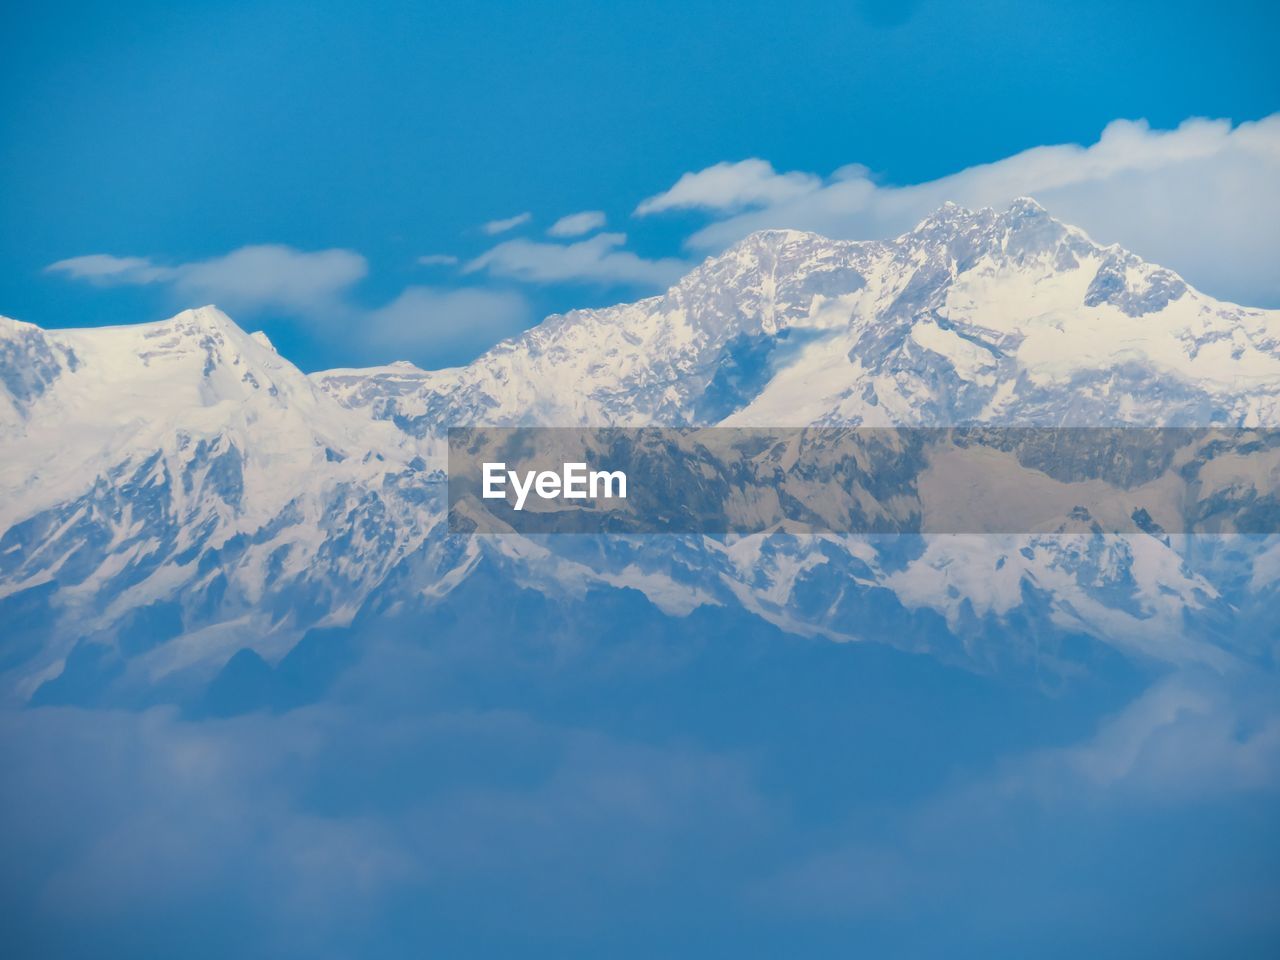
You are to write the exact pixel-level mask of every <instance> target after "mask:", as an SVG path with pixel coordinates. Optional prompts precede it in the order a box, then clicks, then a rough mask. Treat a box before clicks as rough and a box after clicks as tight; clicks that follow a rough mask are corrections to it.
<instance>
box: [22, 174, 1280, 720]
mask: <svg viewBox="0 0 1280 960" xmlns="http://www.w3.org/2000/svg"><path fill="white" fill-rule="evenodd" d="M970 423H989V424H1002V425H1041V426H1063V425H1088V426H1097V425H1100V424H1130V425H1149V426H1178V425H1223V426H1270V427H1275V426H1280V312H1277V311H1268V310H1258V309H1250V308H1247V307H1241V306H1236V305H1233V304H1228V303H1222V302H1219V301H1217V300H1214V299H1212V298H1211V297H1208V296H1206V295H1204V294H1202V293H1200V292H1198V291H1196V290H1195V289H1193V288H1192V287H1191V286H1190V285H1189V284H1187V283H1186V282H1185V281H1184V280H1183V279H1182V278H1180V277H1178V276H1177V275H1176V274H1174V273H1172V272H1171V271H1169V270H1166V269H1164V268H1161V267H1158V266H1154V265H1151V264H1147V263H1145V262H1143V261H1142V260H1141V259H1139V258H1138V257H1137V256H1135V255H1133V254H1131V253H1129V252H1127V251H1125V250H1122V249H1120V248H1119V247H1116V246H1110V247H1104V246H1101V245H1099V244H1097V243H1095V242H1093V241H1092V240H1090V239H1089V238H1088V237H1087V236H1086V235H1085V234H1084V233H1083V232H1082V231H1080V230H1078V229H1076V228H1074V227H1071V226H1067V225H1065V224H1062V223H1060V222H1058V221H1056V220H1054V219H1053V218H1052V217H1051V216H1049V215H1048V214H1047V213H1046V212H1045V211H1044V210H1043V209H1041V208H1040V207H1039V206H1038V205H1036V204H1035V203H1034V202H1033V201H1030V200H1025V199H1024V200H1019V201H1017V202H1015V203H1014V204H1013V205H1012V206H1011V207H1009V208H1008V209H1007V210H1004V211H994V210H979V211H970V210H965V209H963V208H961V207H957V206H954V205H947V206H944V207H943V208H941V209H939V210H938V211H937V212H936V213H934V214H933V215H932V216H930V217H929V218H927V219H926V220H924V221H923V222H921V223H920V224H919V225H918V226H917V227H916V228H915V229H913V230H911V231H910V232H908V233H906V234H903V235H902V236H900V237H897V238H895V239H893V240H886V241H856V242H855V241H834V240H829V239H825V238H823V237H820V236H816V235H814V234H809V233H802V232H797V231H790V230H770V231H764V232H760V233H756V234H753V235H751V236H749V237H747V238H746V239H744V240H743V241H741V242H740V243H738V244H737V245H735V246H734V247H732V248H731V249H729V250H727V251H726V252H724V253H723V254H721V255H719V256H716V257H712V258H710V259H708V260H706V261H705V262H704V263H703V264H702V265H701V266H699V267H698V268H697V269H695V270H693V271H692V272H691V273H690V274H689V275H688V276H686V277H685V278H684V279H683V280H681V281H680V282H679V283H678V284H676V285H675V286H674V287H672V288H671V289H670V290H668V291H667V292H666V293H664V294H662V295H659V296H656V297H651V298H649V299H646V300H642V301H639V302H637V303H633V304H622V305H618V306H614V307H609V308H606V309H600V310H576V311H572V312H569V313H567V314H564V315H558V316H552V317H549V318H548V319H546V320H545V321H543V322H542V323H541V324H539V325H538V326H536V327H534V328H533V329H531V330H529V331H528V332H526V333H525V334H523V335H522V336H520V337H517V338H514V339H512V340H508V341H505V342H503V343H500V344H498V345H497V346H495V347H493V348H492V349H491V350H489V351H488V352H486V353H485V354H484V355H483V356H481V357H479V358H478V359H477V360H475V361H474V362H473V363H471V364H468V365H466V366H463V367H458V368H454V369H449V370H440V371H423V370H420V369H418V368H417V367H414V366H413V365H411V364H404V363H397V364H391V365H389V366H386V367H381V368H374V369H365V370H332V371H327V372H323V373H317V374H313V375H310V376H308V375H304V374H303V373H302V372H300V371H299V370H298V369H297V368H296V367H295V366H293V364H291V363H290V362H289V361H288V360H287V359H286V358H284V357H282V356H280V355H279V354H278V353H277V352H276V351H275V349H274V348H272V346H271V345H270V343H269V342H268V341H267V340H266V338H265V337H263V336H261V335H260V334H252V335H251V334H247V333H245V332H244V331H242V330H241V329H240V328H239V327H237V326H236V325H235V324H234V323H233V322H232V321H231V320H230V319H228V318H227V317H226V316H225V315H224V314H222V313H221V312H219V311H218V310H216V309H214V308H212V307H203V308H200V309H197V310H188V311H184V312H183V313H181V314H179V315H178V316H176V317H174V318H172V319H170V320H166V321H163V322H160V323H148V324H138V325H133V326H123V327H109V328H91V329H77V330H42V329H40V328H38V327H35V326H32V325H30V324H25V323H19V322H17V321H13V320H7V319H0V621H3V622H5V623H6V624H8V625H9V630H10V633H11V635H13V637H14V638H15V639H13V640H12V641H11V645H10V647H9V648H8V649H9V650H10V653H7V654H6V657H8V659H6V660H4V661H3V663H2V664H0V695H3V696H16V697H19V698H24V697H29V696H31V695H32V694H33V692H34V691H35V690H37V689H39V688H40V687H41V685H42V684H45V683H48V682H50V681H51V680H53V679H54V678H57V677H59V676H62V675H63V673H64V672H65V671H66V670H68V669H71V667H69V666H68V664H71V665H73V666H74V665H76V664H81V665H82V666H80V667H76V669H89V668H88V667H84V666H83V664H84V663H86V662H91V663H93V664H96V665H97V666H95V667H93V670H96V671H98V673H101V674H102V677H105V678H106V679H102V678H99V679H98V680H94V679H93V678H92V677H91V678H90V679H88V680H83V678H82V680H83V682H82V683H81V685H82V686H83V687H84V688H85V689H97V688H96V687H94V683H98V682H99V681H100V682H101V683H102V684H106V685H108V686H111V688H112V689H116V688H117V687H119V685H121V684H126V685H131V686H129V689H131V690H135V691H136V690H140V689H151V688H153V687H157V685H158V686H164V687H166V689H167V688H168V687H167V686H166V685H172V686H174V687H175V688H185V686H189V685H191V684H196V685H197V686H198V685H199V684H200V683H205V682H207V681H208V678H209V675H210V673H211V672H216V671H217V670H218V669H220V668H221V666H222V665H223V664H224V663H225V662H226V661H227V660H228V659H229V658H230V656H231V655H232V654H234V653H235V652H236V650H238V649H240V648H242V647H244V646H250V647H252V648H253V649H254V650H255V651H256V652H257V653H259V654H260V655H261V656H262V657H264V658H265V659H266V660H267V661H269V662H270V661H273V660H275V659H278V658H279V657H280V656H282V655H283V654H284V653H285V652H286V651H287V650H289V649H290V648H291V647H292V646H293V645H294V644H295V643H296V642H297V640H298V638H299V637H300V636H301V635H302V634H303V632H305V631H306V630H307V629H309V628H312V627H315V626H322V625H342V624H347V623H350V622H352V620H353V619H354V618H358V617H360V616H365V617H372V616H382V615H391V614H392V613H395V614H396V615H402V614H404V613H405V611H412V610H415V609H428V608H430V607H431V606H432V605H433V604H437V603H440V602H442V601H443V600H445V599H446V598H447V597H449V596H450V594H451V593H452V592H453V591H454V590H456V589H457V588H458V587H459V586H460V585H461V584H463V583H466V582H468V581H470V580H471V579H472V578H474V577H477V576H483V577H490V578H497V580H498V581H499V582H502V583H508V584H519V585H520V586H521V587H522V588H524V589H531V590H537V591H539V592H541V593H543V594H545V595H546V596H548V597H554V598H558V600H557V602H563V603H571V602H575V598H581V597H582V596H583V595H584V591H586V590H588V589H595V590H616V589H619V588H621V587H628V588H631V589H635V590H638V591H640V592H641V593H643V594H644V595H645V596H646V597H648V598H649V600H650V602H652V603H653V604H655V605H656V606H657V607H658V608H660V609H661V610H662V611H664V613H666V614H670V615H673V616H678V615H682V614H685V613H688V612H689V611H690V610H693V609H696V608H699V607H706V608H711V609H723V610H726V611H728V610H738V611H746V612H747V613H749V614H752V615H755V616H759V617H763V618H765V619H767V620H770V621H771V622H773V623H775V624H777V625H779V626H781V627H783V628H784V629H786V630H789V631H791V632H795V633H801V634H807V635H819V636H826V637H831V638H834V639H844V640H858V639H868V640H883V641H885V642H892V643H899V644H906V645H909V646H912V647H913V648H915V649H925V650H931V651H932V650H950V651H953V653H954V652H956V651H959V652H960V653H955V655H963V656H970V657H973V658H975V659H978V660H982V659H984V658H988V657H989V655H990V656H994V655H991V654H989V651H990V649H992V647H991V645H993V644H994V645H996V646H1000V647H1001V649H1005V650H1006V651H1007V650H1008V649H1010V645H1013V646H1014V647H1016V645H1017V644H1018V643H1019V642H1022V641H1023V640H1025V639H1026V638H1027V637H1032V636H1034V637H1035V639H1036V643H1037V647H1036V651H1037V652H1036V654H1035V655H1036V656H1046V655H1047V654H1046V653H1045V651H1047V650H1048V649H1049V648H1050V646H1051V643H1050V640H1051V639H1052V638H1053V637H1077V636H1089V637H1094V638H1096V639H1097V640H1098V642H1101V643H1106V644H1109V645H1113V646H1119V647H1122V648H1124V649H1126V650H1131V651H1139V652H1140V653H1141V655H1143V656H1155V657H1158V658H1168V659H1203V660H1208V661H1211V662H1219V660H1220V658H1221V657H1222V656H1225V655H1227V654H1224V653H1223V651H1224V650H1230V651H1231V653H1230V655H1231V656H1236V655H1246V654H1248V655H1253V654H1252V653H1249V652H1248V651H1247V650H1246V651H1242V649H1241V648H1247V647H1249V645H1250V644H1252V643H1254V642H1255V640H1256V642H1258V643H1263V642H1264V641H1262V640H1257V639H1256V638H1257V637H1260V636H1262V634H1260V633H1258V632H1257V631H1253V630H1252V627H1251V625H1258V624H1263V623H1269V622H1271V620H1273V619H1274V615H1275V613H1276V607H1277V593H1276V589H1275V587H1274V585H1273V583H1274V578H1273V577H1270V576H1268V575H1267V574H1266V571H1267V570H1273V569H1275V565H1276V564H1277V563H1280V559H1277V558H1280V548H1278V547H1277V546H1276V545H1275V544H1273V543H1271V542H1270V541H1269V540H1256V541H1249V542H1247V543H1244V542H1240V543H1234V542H1233V543H1234V545H1233V544H1229V543H1226V542H1225V541H1224V542H1223V543H1218V542H1216V541H1214V542H1210V540H1205V541H1204V542H1201V543H1198V544H1197V545H1196V546H1195V547H1194V549H1192V548H1191V547H1189V546H1187V545H1186V544H1183V543H1179V542H1178V541H1177V539H1176V538H1174V539H1171V538H1168V537H1160V536H1156V535H1153V536H1149V537H1136V538H1128V539H1123V540H1112V541H1107V542H1105V543H1100V542H1096V541H1093V540H1090V539H1089V538H1088V537H1085V538H1083V539H1076V540H1071V539H1069V538H1068V539H1065V540H1064V539H1062V538H1054V537H1052V536H1044V537H1027V538H1022V539H1020V540H1018V541H1017V542H1013V541H1011V540H1009V538H1005V539H1003V540H1001V539H999V538H977V539H974V538H969V539H965V538H958V537H957V538H949V539H948V538H942V539H939V540H934V541H930V542H927V543H926V542H924V541H919V540H916V541H911V542H909V541H908V540H907V539H905V538H904V539H903V540H901V541H897V542H894V541H875V542H869V541H865V540H859V539H858V538H853V537H845V538H834V537H827V538H819V539H808V540H805V539H788V538H774V539H771V538H761V537H753V538H747V539H745V540H741V541H736V542H730V543H725V542H721V541H717V540H712V539H704V538H697V537H685V538H656V539H653V540H638V541H637V540H629V539H627V538H616V539H606V540H604V541H601V542H600V543H599V544H598V545H597V546H596V547H594V548H592V551H591V552H590V554H589V556H587V557H584V556H581V555H579V554H578V553H575V551H581V550H582V549H583V548H582V546H581V541H578V542H577V545H576V546H575V545H574V544H573V543H560V542H550V541H543V542H536V543H535V542H532V541H527V540H524V539H521V538H518V537H508V538H498V539H487V538H478V537H470V538H469V537H457V536H452V535H450V534H449V533H448V530H447V525H446V524H445V522H444V517H445V507H446V503H445V495H444V485H443V483H442V482H441V481H442V480H443V478H444V469H445V466H446V463H445V453H444V444H443V436H444V432H445V430H446V428H447V427H449V426H452V425H479V424H496V425H503V424H526V425H545V426H573V425H646V424H662V425H677V424H680V425H684V424H692V425H715V424H725V425H742V426H751V425H759V426H768V427H781V426H798V425H809V424H821V425H868V426H935V425H950V424H970ZM569 539H572V538H569ZM1193 554H1194V555H1193ZM1197 624H1198V625H1199V626H1197ZM1015 627H1016V629H1015ZM1251 638H1253V639H1251ZM77 651H80V652H79V653H77ZM84 651H90V652H91V655H90V653H85V652H84ZM1254 652H1255V653H1256V651H1254ZM86 658H87V659H86ZM91 672H92V671H91ZM97 675H98V674H97V673H95V674H94V677H97ZM121 678H124V679H121ZM77 682H81V681H77ZM157 688H158V687H157ZM77 689H79V688H77Z"/></svg>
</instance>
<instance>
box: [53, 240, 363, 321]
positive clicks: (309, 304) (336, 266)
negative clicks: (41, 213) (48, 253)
mask: <svg viewBox="0 0 1280 960" xmlns="http://www.w3.org/2000/svg"><path fill="white" fill-rule="evenodd" d="M46 269H47V270H48V271H49V272H51V273H60V274H64V275H65V276H68V277H72V278H74V279H77V280H86V281H89V282H91V283H97V284H102V285H145V284H156V283H160V284H165V285H168V286H170V287H171V288H172V289H173V290H174V292H175V293H176V294H177V295H178V296H179V298H180V299H182V300H183V301H184V302H186V303H196V302H199V303H204V302H215V303H218V304H219V305H221V306H225V307H227V308H229V309H261V308H276V309H285V310H289V311H307V310H317V309H322V308H326V307H329V306H330V305H332V303H333V302H334V300H335V299H336V298H337V297H339V296H340V295H341V294H342V293H344V292H345V291H346V290H348V289H349V288H350V287H352V286H353V285H354V284H356V283H357V282H358V281H360V280H362V279H363V278H364V276H365V274H366V273H368V269H369V267H368V263H367V262H366V261H365V258H364V257H362V256H361V255H360V254H358V253H355V252H354V251H351V250H318V251H314V252H308V251H303V250H296V249H294V248H293V247H287V246H281V245H274V244H272V245H259V246H247V247H240V248H239V249H237V250H232V251H231V252H230V253H227V254H224V255H222V256H218V257H211V258H209V259H207V260H196V261H191V262H189V263H179V264H174V265H165V264H160V263H156V262H154V261H152V260H150V259H148V258H146V257H117V256H113V255H111V254H106V253H95V254H89V255H87V256H82V257H72V258H71V259H69V260H59V261H58V262H57V263H53V264H50V265H49V266H48V267H47V268H46Z"/></svg>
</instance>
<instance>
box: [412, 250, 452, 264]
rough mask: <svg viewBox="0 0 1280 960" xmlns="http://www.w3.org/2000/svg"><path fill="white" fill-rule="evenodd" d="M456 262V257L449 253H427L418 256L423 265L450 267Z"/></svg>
mask: <svg viewBox="0 0 1280 960" xmlns="http://www.w3.org/2000/svg"><path fill="white" fill-rule="evenodd" d="M457 262H458V258H457V257H455V256H454V255H453V254H451V253H427V254H423V255H422V256H420V257H419V258H418V263H420V264H421V265H422V266H424V267H451V266H453V265H454V264H456V263H457Z"/></svg>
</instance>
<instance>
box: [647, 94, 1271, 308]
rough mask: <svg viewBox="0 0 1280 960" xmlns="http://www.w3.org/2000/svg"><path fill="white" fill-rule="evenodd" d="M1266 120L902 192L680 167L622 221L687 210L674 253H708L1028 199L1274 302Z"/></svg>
mask: <svg viewBox="0 0 1280 960" xmlns="http://www.w3.org/2000/svg"><path fill="white" fill-rule="evenodd" d="M1277 183H1280V114H1276V115H1272V116H1270V117H1267V118H1265V119H1263V120H1259V121H1256V122H1249V123H1241V124H1239V125H1237V126H1234V127H1233V126H1232V124H1231V123H1230V121H1227V120H1203V119H1192V120H1187V121H1185V122H1184V123H1182V124H1181V125H1180V126H1179V127H1178V128H1177V129H1175V130H1152V129H1151V128H1150V127H1149V126H1148V125H1147V124H1146V123H1145V122H1142V121H1128V120H1117V121H1115V122H1113V123H1111V124H1109V125H1108V126H1107V127H1106V129H1105V130H1104V131H1103V132H1102V135H1101V137H1100V138H1099V139H1098V142H1097V143H1094V144H1092V145H1089V146H1080V145H1076V144H1062V145H1057V146H1043V147H1034V148H1032V149H1029V150H1024V151H1023V152H1021V153H1018V154H1015V155H1013V156H1011V157H1007V158H1005V159H1003V160H997V161H995V162H993V163H988V164H983V165H980V166H975V167H969V168H967V169H965V170H961V171H959V172H958V173H954V174H951V175H949V176H946V177H942V178H940V179H937V180H931V181H928V182H926V183H920V184H914V185H909V186H887V185H883V184H880V183H877V182H876V181H875V180H874V179H873V178H872V177H871V175H870V173H869V172H868V171H867V169H866V168H865V167H862V166H858V165H850V166H845V167H842V168H840V169H839V170H837V171H836V172H835V173H834V174H832V175H831V176H830V177H827V178H821V177H818V176H817V175H815V174H812V173H799V172H792V173H781V174H780V173H777V172H776V171H774V169H773V167H772V166H771V165H770V164H768V163H767V162H765V161H764V160H758V159H756V160H745V161H742V162H740V163H732V164H730V163H720V164H716V165H715V166H712V167H708V168H706V169H705V170H700V171H697V172H693V173H686V174H685V175H684V176H682V177H681V178H680V179H679V180H678V181H677V182H676V183H675V184H674V185H673V186H672V187H671V188H670V189H668V190H666V191H664V192H663V193H660V194H657V195H656V196H653V197H650V198H649V199H648V200H645V201H644V202H643V203H641V204H640V206H639V207H638V208H637V210H636V213H637V214H638V215H641V216H644V215H649V214H655V213H660V212H662V211H667V210H677V209H699V210H704V211H708V212H711V213H712V214H713V215H715V216H717V217H718V218H719V219H717V221H716V222H714V223H712V224H710V225H709V226H706V227H704V228H703V229H701V230H699V231H697V232H696V233H694V234H693V235H692V236H691V237H690V238H689V239H688V241H687V246H688V247H689V248H691V249H695V250H703V251H713V250H718V249H722V248H724V247H726V246H728V245H729V244H731V243H733V242H734V241H736V240H738V239H740V238H741V237H743V236H745V235H746V234H748V233H751V232H752V231H754V230H760V229H765V228H770V227H790V228H795V229H802V230H812V231H815V232H817V233H822V234H825V235H827V236H832V237H840V238H849V239H870V238H882V237H891V236H895V235H897V234H899V233H901V232H903V231H905V230H907V229H909V228H910V227H911V226H913V225H914V224H915V223H916V222H918V221H919V220H921V219H922V218H924V217H925V216H927V215H928V214H929V213H930V212H931V211H933V210H935V209H936V208H937V207H938V206H940V205H941V204H942V203H943V202H944V201H947V200H952V201H955V202H957V203H960V204H962V205H964V206H968V207H985V206H993V207H1001V206H1004V205H1006V204H1008V203H1009V202H1010V201H1011V200H1013V199H1014V198H1015V197H1019V196H1033V197H1035V198H1036V199H1037V200H1039V201H1040V202H1041V203H1042V204H1043V205H1044V206H1045V207H1046V208H1047V209H1048V210H1049V211H1050V213H1052V214H1054V215H1055V216H1056V217H1058V218H1059V219H1062V220H1065V221H1067V222H1070V223H1073V224H1075V225H1077V226H1080V227H1083V228H1084V229H1085V230H1087V231H1088V232H1089V233H1090V234H1092V235H1093V236H1094V237H1095V239H1098V240H1100V241H1102V242H1106V243H1111V242H1116V243H1120V244H1122V245H1123V246H1125V247H1127V248H1129V249H1131V250H1133V251H1134V252H1136V253H1138V254H1139V255H1140V256H1143V257H1144V258H1146V259H1147V260H1151V261H1154V262H1157V263H1160V264H1162V265H1164V266H1168V267H1171V268H1173V269H1175V270H1177V271H1179V272H1180V273H1182V274H1183V275H1185V276H1186V277H1187V278H1188V279H1189V280H1190V281H1191V282H1192V283H1193V284H1195V285H1197V286H1199V287H1201V288H1203V289H1205V290H1206V291H1207V292H1209V293H1212V294H1215V295H1217V296H1222V297H1227V298H1230V299H1235V300H1241V301H1244V302H1250V303H1259V304H1280V271H1277V270H1276V269H1275V251H1276V249H1277V248H1280V190H1277V189H1276V186H1275V185H1276V184H1277Z"/></svg>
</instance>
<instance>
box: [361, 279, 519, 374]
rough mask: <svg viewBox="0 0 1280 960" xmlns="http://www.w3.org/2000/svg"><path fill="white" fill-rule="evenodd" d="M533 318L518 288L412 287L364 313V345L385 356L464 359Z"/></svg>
mask: <svg viewBox="0 0 1280 960" xmlns="http://www.w3.org/2000/svg"><path fill="white" fill-rule="evenodd" d="M531 319H532V318H531V317H530V310H529V304H528V303H527V302H526V301H525V299H524V298H523V297H522V296H520V295H519V294H518V293H515V292H513V291H508V290H486V289H483V288H471V287H464V288H460V289H450V288H443V287H409V288H408V289H406V290H405V291H404V292H402V293H401V294H400V295H399V296H398V297H396V298H395V299H394V300H392V301H391V302H390V303H388V304H386V305H385V306H383V307H379V308H378V309H376V310H372V311H369V312H368V313H366V314H364V315H362V316H360V317H359V335H360V339H361V346H360V349H361V350H363V351H365V352H366V353H369V354H371V355H376V356H378V357H380V358H382V359H384V360H387V359H394V358H399V357H404V356H408V355H421V354H423V353H424V352H428V351H429V353H430V355H431V357H432V359H433V362H435V363H438V364H445V365H447V364H454V363H462V362H465V361H467V360H470V359H472V358H473V357H475V356H476V355H478V354H479V353H481V352H483V351H484V349H485V348H487V347H490V346H492V345H493V344H495V343H497V342H498V341H500V340H505V339H506V338H507V337H511V336H514V335H515V334H517V333H519V332H520V331H522V330H524V329H525V328H526V327H527V326H528V325H529V323H530V321H531Z"/></svg>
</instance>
